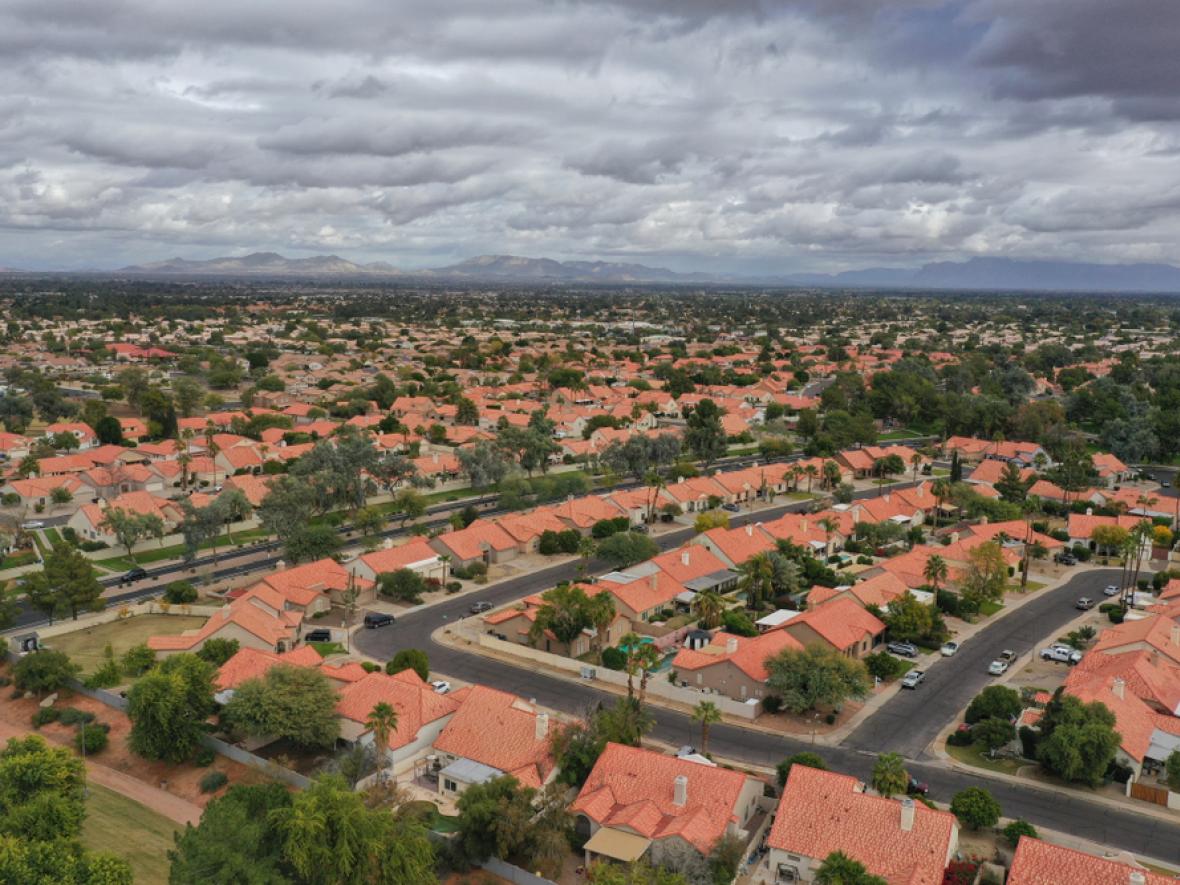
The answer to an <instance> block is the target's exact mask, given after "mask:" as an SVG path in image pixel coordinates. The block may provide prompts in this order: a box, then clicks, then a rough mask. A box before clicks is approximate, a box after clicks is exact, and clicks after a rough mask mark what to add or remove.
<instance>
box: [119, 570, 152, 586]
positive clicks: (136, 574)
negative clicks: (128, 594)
mask: <svg viewBox="0 0 1180 885" xmlns="http://www.w3.org/2000/svg"><path fill="white" fill-rule="evenodd" d="M147 576H148V573H147V569H145V568H140V567H139V566H136V567H135V568H133V569H128V570H127V571H125V572H123V575H122V577H120V578H119V583H120V584H130V583H131V582H132V581H142V580H143V579H144V578H146V577H147Z"/></svg>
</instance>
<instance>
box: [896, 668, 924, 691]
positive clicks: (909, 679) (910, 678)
mask: <svg viewBox="0 0 1180 885" xmlns="http://www.w3.org/2000/svg"><path fill="white" fill-rule="evenodd" d="M925 678H926V674H925V673H923V672H922V671H921V670H910V672H908V673H906V674H905V676H903V677H901V687H902V688H917V687H918V684H919V683H921V681H922V680H923V679H925Z"/></svg>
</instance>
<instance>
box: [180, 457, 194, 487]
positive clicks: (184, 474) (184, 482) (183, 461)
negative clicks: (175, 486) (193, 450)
mask: <svg viewBox="0 0 1180 885" xmlns="http://www.w3.org/2000/svg"><path fill="white" fill-rule="evenodd" d="M176 463H177V464H178V465H180V490H181V491H182V492H187V491H188V468H189V465H190V464H192V463H193V456H192V455H190V454H189V452H188V449H183V450H181V452H180V454H179V455H177V456H176Z"/></svg>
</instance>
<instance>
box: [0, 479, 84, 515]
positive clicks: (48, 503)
mask: <svg viewBox="0 0 1180 885" xmlns="http://www.w3.org/2000/svg"><path fill="white" fill-rule="evenodd" d="M59 488H60V489H65V490H66V491H67V492H69V493H70V497H71V499H72V500H71V502H70V505H68V506H73V505H76V504H77V503H78V502H80V501H88V500H90V499H91V498H92V497H93V496H94V489H93V488H91V487H90V486H89V485H87V484H86V483H85V481H84V480H83V478H82V475H81V474H78V475H74V476H49V477H42V476H30V477H28V478H27V479H10V480H8V481H7V482H5V483H4V484H3V485H0V494H3V495H16V496H17V497H18V498H19V499H20V502H19V506H21V507H23V508H28V507H34V508H36V507H41V508H44V509H51V508H53V507H54V506H55V505H54V503H53V490H54V489H59ZM63 506H67V505H63Z"/></svg>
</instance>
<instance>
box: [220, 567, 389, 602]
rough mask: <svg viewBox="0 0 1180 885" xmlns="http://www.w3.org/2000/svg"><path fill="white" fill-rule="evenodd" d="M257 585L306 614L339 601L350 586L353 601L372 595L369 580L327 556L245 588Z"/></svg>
mask: <svg viewBox="0 0 1180 885" xmlns="http://www.w3.org/2000/svg"><path fill="white" fill-rule="evenodd" d="M260 586H261V587H268V588H270V589H271V590H274V591H276V592H278V593H279V594H280V595H281V596H282V597H283V598H284V599H285V600H286V602H287V604H288V606H289V607H291V608H293V609H296V610H299V611H302V612H306V613H307V614H309V615H311V614H315V613H316V612H323V611H328V610H329V609H330V608H331V607H332V603H337V604H339V603H342V602H343V601H344V594H345V592H347V591H348V590H349V589H350V588H351V589H355V590H356V591H357V602H358V603H360V604H362V605H363V604H365V603H366V602H371V601H372V600H373V598H374V593H373V589H374V587H373V582H372V581H371V580H369V579H366V578H364V577H357V576H354V575H353V574H352V573H351V572H349V571H348V569H346V568H345V567H344V566H343V565H341V564H340V563H338V562H337V561H336V560H334V559H331V558H328V557H325V558H324V559H317V560H316V561H315V562H307V563H304V564H303V565H297V566H294V567H293V568H280V569H279V570H278V571H276V572H272V573H271V574H269V575H267V576H266V577H264V578H262V579H261V580H260V581H259V582H258V583H257V584H254V585H252V586H251V587H250V588H249V589H250V590H254V589H256V588H257V587H260ZM237 592H239V591H231V592H230V593H229V594H228V595H229V596H230V597H231V598H233V597H234V595H235V594H236V593H237ZM247 592H248V591H247Z"/></svg>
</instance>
